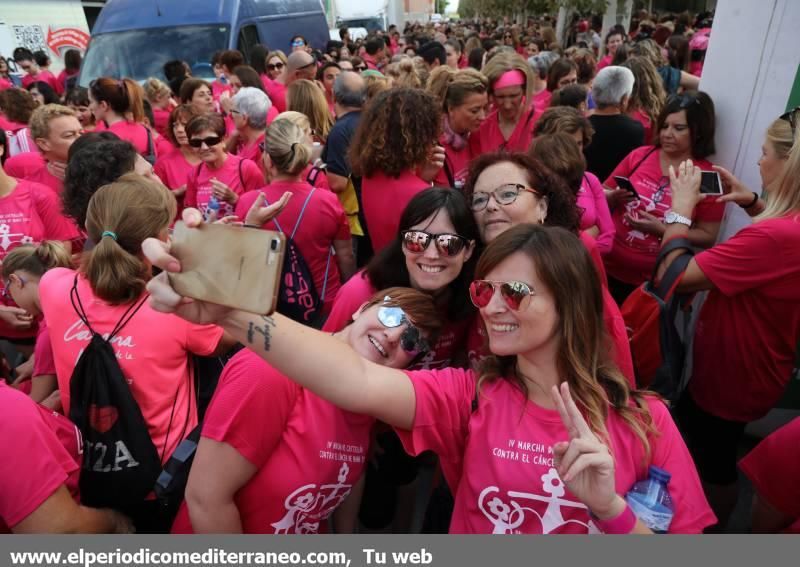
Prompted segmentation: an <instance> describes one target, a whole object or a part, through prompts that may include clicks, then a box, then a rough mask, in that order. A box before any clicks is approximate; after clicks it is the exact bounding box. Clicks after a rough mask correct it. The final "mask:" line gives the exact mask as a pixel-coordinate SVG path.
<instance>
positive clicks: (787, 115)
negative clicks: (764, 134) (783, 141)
mask: <svg viewBox="0 0 800 567" xmlns="http://www.w3.org/2000/svg"><path fill="white" fill-rule="evenodd" d="M798 110H800V106H796V107H795V108H793V109H792V110H790V111H789V112H784V113H783V114H781V115H780V119H781V120H786V122H788V123H789V127H790V128H791V129H792V136H794V131H795V129H796V128H797V111H798Z"/></svg>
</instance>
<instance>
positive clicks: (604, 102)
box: [584, 66, 644, 179]
mask: <svg viewBox="0 0 800 567" xmlns="http://www.w3.org/2000/svg"><path fill="white" fill-rule="evenodd" d="M633 83H634V78H633V73H632V72H631V70H630V69H626V68H625V67H616V66H611V67H605V68H604V69H602V70H601V71H600V72H599V73H597V76H596V77H595V78H594V82H593V83H592V98H593V99H594V103H595V104H596V105H597V108H596V109H595V111H594V114H592V116H590V117H589V122H591V123H592V128H594V136H593V137H592V142H591V144H589V146H587V147H586V148H585V149H584V153H585V154H586V169H587V170H588V171H591V172H592V173H594V174H595V175H596V176H597V177H598V178H599V179H605V178H607V177H608V175H609V174H610V173H611V171H612V170H613V169H614V168H615V167H616V166H617V164H618V163H619V162H620V161H622V160H623V158H624V157H625V156H627V155H628V154H629V153H631V151H633V150H634V149H636V148H638V147H639V146H642V145H644V127H643V126H642V125H641V124H640V123H639V122H637V121H636V120H634V119H633V118H631V117H630V116H628V115H626V114H625V111H626V109H627V107H628V101H629V100H630V97H631V93H632V92H633Z"/></svg>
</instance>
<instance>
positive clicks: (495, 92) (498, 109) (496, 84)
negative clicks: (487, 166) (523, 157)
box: [470, 53, 537, 156]
mask: <svg viewBox="0 0 800 567" xmlns="http://www.w3.org/2000/svg"><path fill="white" fill-rule="evenodd" d="M483 74H484V75H486V77H487V78H488V79H489V100H490V101H491V102H492V104H493V106H494V111H492V112H491V113H490V114H489V116H487V117H486V120H484V122H483V124H482V125H481V127H480V130H478V132H477V133H476V135H475V136H472V137H471V139H470V145H471V146H472V152H473V155H476V156H477V155H480V154H484V153H487V152H493V151H496V150H505V151H509V152H524V151H527V150H528V146H530V144H531V140H532V139H533V127H534V125H535V124H536V113H537V112H536V110H537V109H536V106H535V105H534V104H533V71H532V70H531V67H530V65H528V63H527V62H526V61H525V60H524V59H523V58H522V57H521V56H520V55H518V54H516V53H498V54H497V55H495V56H494V57H492V59H491V60H490V61H489V62H488V63H486V65H485V66H484V68H483Z"/></svg>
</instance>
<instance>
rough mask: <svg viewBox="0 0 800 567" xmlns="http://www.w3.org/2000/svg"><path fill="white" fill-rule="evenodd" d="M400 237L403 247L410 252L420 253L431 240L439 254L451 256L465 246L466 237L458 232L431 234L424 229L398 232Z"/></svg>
mask: <svg viewBox="0 0 800 567" xmlns="http://www.w3.org/2000/svg"><path fill="white" fill-rule="evenodd" d="M400 237H401V238H402V243H403V248H405V249H406V250H408V251H409V252H411V253H412V254H422V253H423V252H425V250H427V249H428V246H430V244H431V242H434V243H435V244H436V249H437V250H438V251H439V254H442V255H444V256H451V257H452V256H456V255H458V254H459V253H460V252H461V251H462V250H463V249H464V248H465V247H466V246H467V239H466V238H464V237H463V236H459V235H458V234H449V233H442V234H431V233H430V232H425V231H424V230H404V231H403V232H401V233H400Z"/></svg>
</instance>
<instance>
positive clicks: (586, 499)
mask: <svg viewBox="0 0 800 567" xmlns="http://www.w3.org/2000/svg"><path fill="white" fill-rule="evenodd" d="M189 220H190V223H191V224H194V223H195V222H200V215H199V214H196V212H194V213H193V214H192V215H191V217H190V218H189ZM146 249H147V252H148V257H149V259H150V260H151V261H153V263H154V264H155V265H158V266H162V267H164V268H165V269H171V270H175V271H177V270H180V263H179V261H178V260H177V259H175V258H173V257H171V256H170V255H169V254H168V252H167V250H166V245H164V244H163V243H158V242H155V241H152V242H148V243H146ZM170 267H171V268H170ZM476 277H477V278H479V279H477V280H475V281H474V282H473V284H472V286H471V287H470V296H471V298H472V301H473V302H474V303H475V304H476V305H477V306H479V308H480V312H481V316H482V318H483V320H484V323H485V325H486V327H487V331H488V337H489V343H490V347H491V351H492V353H493V354H494V355H495V356H493V357H492V358H490V359H488V360H487V363H486V365H485V366H484V367H483V369H482V372H481V374H480V375H478V374H475V373H474V372H472V371H464V370H455V369H445V370H430V371H417V372H403V371H400V370H396V369H390V368H386V367H383V366H378V365H376V364H374V363H372V362H369V361H365V360H364V359H362V358H361V357H360V356H359V355H358V354H357V353H356V352H354V351H353V350H352V349H349V348H347V347H343V346H342V344H341V342H340V341H337V340H336V339H334V338H332V337H330V336H328V335H326V334H324V333H317V332H314V331H309V330H307V329H306V328H304V327H302V326H300V325H298V324H296V323H294V322H292V321H290V320H288V319H286V318H285V317H282V316H280V315H275V316H272V317H267V318H263V317H259V316H255V315H251V314H247V313H244V312H242V311H232V310H230V309H226V308H224V307H221V306H218V305H213V304H208V303H202V302H191V303H186V302H185V301H183V298H181V297H180V296H179V295H178V294H177V293H176V292H175V290H174V289H173V288H171V287H170V285H169V283H168V282H169V280H168V278H167V276H166V274H162V275H160V276H159V277H158V278H156V279H154V280H153V281H151V283H150V284H149V286H148V288H149V290H150V292H151V294H152V295H151V301H152V302H153V305H154V306H155V307H156V308H158V309H162V310H165V311H174V312H175V313H177V314H180V315H181V316H183V317H186V318H187V319H189V320H193V321H203V322H210V321H222V324H223V325H224V327H225V328H226V329H228V330H229V331H230V332H232V333H233V334H234V335H235V336H236V337H237V338H240V339H241V341H242V342H243V343H244V344H245V346H246V347H247V348H249V349H251V350H252V351H253V352H255V353H256V354H258V355H259V356H260V357H262V358H263V359H264V360H266V361H267V362H268V363H269V364H270V365H272V366H273V367H275V368H277V369H278V370H279V371H281V372H283V373H284V374H285V375H286V376H288V377H291V379H292V380H293V381H296V382H297V383H298V384H299V385H301V386H302V387H304V388H307V389H309V390H311V391H313V392H315V393H316V394H317V395H320V396H321V397H324V398H325V399H327V400H329V401H330V402H332V403H333V404H335V405H337V406H339V407H341V408H342V409H344V410H347V411H351V412H354V413H363V414H366V415H371V416H373V417H376V418H377V419H381V420H382V421H384V422H386V423H388V424H391V425H392V426H393V427H394V428H395V430H396V431H397V432H398V433H399V434H400V436H401V439H402V440H403V443H404V445H405V447H406V449H407V450H408V451H409V452H411V453H413V454H418V453H420V452H422V451H425V450H432V451H434V452H435V453H437V454H438V455H439V457H440V459H441V462H442V468H443V471H444V474H445V477H446V479H447V481H448V484H449V485H450V486H451V487H453V488H454V498H455V509H454V512H453V519H452V522H451V525H450V532H451V533H498V534H500V533H584V534H585V533H598V532H605V533H619V534H624V533H650V530H649V529H648V528H647V527H646V526H645V524H644V523H643V522H642V521H641V520H639V519H638V518H637V517H636V515H635V514H634V512H633V510H632V509H631V508H630V507H629V506H628V505H627V503H626V501H625V499H624V498H623V496H624V495H625V494H626V493H627V492H628V491H629V490H630V489H631V488H632V487H633V485H634V484H635V483H636V482H637V481H639V480H642V479H643V478H645V477H646V476H647V470H648V466H649V465H656V466H658V467H660V468H664V469H666V470H667V471H669V473H670V474H671V475H672V478H671V481H670V483H669V490H670V493H671V495H672V501H673V503H674V507H675V511H674V517H673V518H672V522H671V524H670V527H669V530H670V532H673V533H684V532H688V533H700V532H701V531H702V530H703V529H704V528H705V527H706V526H708V525H709V524H711V523H713V522H714V516H713V514H712V513H711V511H710V509H709V507H708V504H707V503H706V501H705V498H704V497H703V492H702V487H701V486H700V481H699V479H698V477H697V473H696V471H695V469H694V464H693V463H692V460H691V457H690V456H689V452H688V450H687V449H686V447H685V445H684V444H683V441H682V440H681V437H680V434H679V433H678V431H677V428H676V427H675V425H674V423H673V422H672V419H671V417H670V415H669V412H668V411H667V408H666V407H665V406H664V404H663V402H661V401H660V400H658V399H657V398H655V397H652V396H647V395H645V394H643V393H642V392H638V391H632V390H631V389H630V387H629V386H628V383H627V380H626V379H625V378H624V377H623V376H622V375H621V373H620V372H619V370H617V368H616V367H615V366H614V364H613V362H611V359H610V357H609V356H608V351H607V349H606V348H605V346H604V340H603V335H604V325H603V315H602V311H603V307H602V297H601V295H600V293H599V289H600V282H599V281H598V276H597V270H596V268H595V267H594V265H593V262H592V259H591V258H590V256H589V254H588V253H587V252H586V250H585V248H584V246H583V245H582V244H581V243H580V241H579V240H578V237H577V236H575V235H574V234H573V233H570V232H569V231H566V230H564V229H561V228H551V227H539V226H535V225H529V224H525V225H520V226H517V227H515V228H512V229H510V230H507V231H506V232H504V233H503V234H501V235H500V236H498V237H497V238H496V239H495V240H494V241H492V242H491V243H490V244H489V246H488V247H487V248H486V250H485V251H484V253H483V255H482V256H481V260H480V262H479V265H478V268H477V270H476ZM248 330H249V332H248ZM248 335H249V339H248ZM265 337H268V338H269V340H268V341H265V340H264V338H265ZM298 344H303V346H304V348H306V349H307V350H308V352H313V353H314V356H297V350H296V348H297V345H298Z"/></svg>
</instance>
